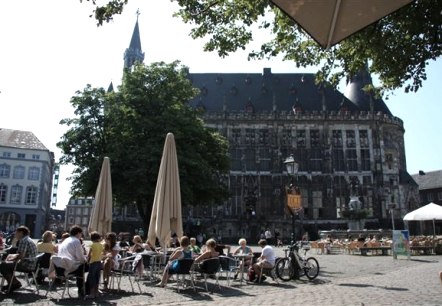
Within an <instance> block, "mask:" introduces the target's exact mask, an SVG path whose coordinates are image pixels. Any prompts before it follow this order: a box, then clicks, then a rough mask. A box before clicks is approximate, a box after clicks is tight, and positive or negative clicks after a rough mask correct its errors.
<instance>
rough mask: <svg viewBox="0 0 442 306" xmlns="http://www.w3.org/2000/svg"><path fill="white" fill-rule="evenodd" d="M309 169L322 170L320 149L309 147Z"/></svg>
mask: <svg viewBox="0 0 442 306" xmlns="http://www.w3.org/2000/svg"><path fill="white" fill-rule="evenodd" d="M309 170H310V171H315V172H320V171H322V150H321V149H311V151H310V169H309Z"/></svg>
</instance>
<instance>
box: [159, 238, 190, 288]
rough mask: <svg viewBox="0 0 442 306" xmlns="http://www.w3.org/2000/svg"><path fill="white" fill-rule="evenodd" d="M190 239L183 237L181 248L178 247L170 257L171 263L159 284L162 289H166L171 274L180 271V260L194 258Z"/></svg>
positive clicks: (165, 269)
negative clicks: (190, 247)
mask: <svg viewBox="0 0 442 306" xmlns="http://www.w3.org/2000/svg"><path fill="white" fill-rule="evenodd" d="M189 244H190V241H189V237H187V236H183V237H181V240H180V246H179V247H177V248H176V249H175V250H174V251H173V253H172V254H171V255H170V257H169V262H168V264H167V265H166V267H165V268H164V272H163V277H162V279H161V282H160V284H159V286H160V287H163V288H164V287H165V286H166V284H167V280H168V279H169V274H172V273H176V271H177V270H178V269H179V266H178V265H179V261H178V260H179V259H182V258H192V251H191V250H190V249H189Z"/></svg>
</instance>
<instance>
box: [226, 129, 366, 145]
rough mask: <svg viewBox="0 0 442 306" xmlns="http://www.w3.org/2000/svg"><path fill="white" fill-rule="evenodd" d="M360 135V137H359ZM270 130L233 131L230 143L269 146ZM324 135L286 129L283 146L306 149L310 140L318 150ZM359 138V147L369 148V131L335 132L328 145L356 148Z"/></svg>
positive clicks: (283, 132)
mask: <svg viewBox="0 0 442 306" xmlns="http://www.w3.org/2000/svg"><path fill="white" fill-rule="evenodd" d="M356 134H358V137H357V135H356ZM270 136H271V135H270V130H269V129H258V130H256V129H245V130H244V133H242V130H241V129H232V131H231V134H230V141H231V142H232V143H233V144H268V143H269V142H270V141H271V137H270ZM322 137H323V136H322V133H321V131H320V130H296V131H295V133H293V131H292V130H290V129H285V130H283V131H282V133H281V144H282V145H294V144H296V147H298V148H306V147H307V146H308V140H309V144H310V147H311V148H318V147H320V146H321V145H322V143H323V141H321V138H322ZM357 138H359V139H358V140H359V146H360V147H361V148H367V147H369V139H368V131H367V130H358V131H355V130H345V131H341V130H333V131H332V133H331V139H330V141H329V142H327V143H328V144H330V145H332V146H333V147H337V148H339V147H343V146H344V143H345V147H347V148H355V147H356V143H357V141H356V140H357Z"/></svg>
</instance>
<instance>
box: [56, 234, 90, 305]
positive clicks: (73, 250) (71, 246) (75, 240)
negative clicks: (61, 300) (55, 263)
mask: <svg viewBox="0 0 442 306" xmlns="http://www.w3.org/2000/svg"><path fill="white" fill-rule="evenodd" d="M69 234H70V236H69V237H68V238H66V239H65V240H63V242H62V243H61V244H60V245H59V246H58V254H57V256H58V257H60V258H68V259H69V261H70V262H71V264H72V267H71V268H70V269H69V270H72V271H73V272H69V273H71V274H75V275H76V276H77V287H78V295H79V296H80V297H83V296H84V295H85V292H84V289H83V283H84V279H83V277H84V275H83V271H84V268H85V267H84V265H85V264H86V256H85V255H84V249H83V245H82V244H81V241H80V238H81V237H82V235H83V230H82V229H81V227H79V226H78V225H74V226H72V228H71V230H70V231H69ZM67 268H68V267H66V269H67ZM57 269H58V268H57ZM63 273H64V271H63Z"/></svg>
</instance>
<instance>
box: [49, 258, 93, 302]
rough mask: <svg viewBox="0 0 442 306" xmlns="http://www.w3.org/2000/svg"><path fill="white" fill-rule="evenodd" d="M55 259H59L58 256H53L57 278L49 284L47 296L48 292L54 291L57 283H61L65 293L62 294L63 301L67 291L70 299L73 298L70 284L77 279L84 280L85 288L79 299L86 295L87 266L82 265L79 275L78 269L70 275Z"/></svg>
mask: <svg viewBox="0 0 442 306" xmlns="http://www.w3.org/2000/svg"><path fill="white" fill-rule="evenodd" d="M55 257H57V256H53V258H52V264H53V265H54V268H55V278H53V279H52V281H51V282H50V283H49V287H48V290H47V291H46V296H47V295H48V292H49V291H51V290H52V288H53V286H54V285H55V283H56V282H60V283H62V284H63V283H64V285H63V292H62V293H61V298H62V299H63V298H64V294H65V292H66V291H67V293H68V295H69V297H71V294H70V291H69V283H70V281H73V280H77V278H81V279H83V287H82V291H83V292H82V293H79V297H81V296H82V295H84V293H85V291H86V278H85V267H86V264H82V265H80V266H79V269H80V271H79V273H78V269H77V270H75V271H72V272H70V273H65V272H66V270H65V269H64V268H62V267H61V266H59V265H57V264H56V263H55V262H54V259H55ZM57 258H60V259H62V257H57ZM80 267H81V268H80Z"/></svg>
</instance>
